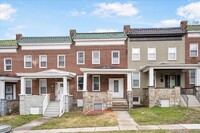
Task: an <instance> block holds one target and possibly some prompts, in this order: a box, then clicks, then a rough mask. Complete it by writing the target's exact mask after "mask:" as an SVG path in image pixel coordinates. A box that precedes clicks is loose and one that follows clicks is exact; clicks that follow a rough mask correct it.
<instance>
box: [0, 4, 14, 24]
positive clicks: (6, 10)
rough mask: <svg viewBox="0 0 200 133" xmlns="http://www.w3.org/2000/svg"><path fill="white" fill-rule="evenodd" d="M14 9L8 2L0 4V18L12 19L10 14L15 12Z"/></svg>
mask: <svg viewBox="0 0 200 133" xmlns="http://www.w3.org/2000/svg"><path fill="white" fill-rule="evenodd" d="M16 11H17V10H16V9H14V8H13V7H12V6H11V5H10V4H6V3H3V4H0V20H12V15H13V14H15V13H16Z"/></svg>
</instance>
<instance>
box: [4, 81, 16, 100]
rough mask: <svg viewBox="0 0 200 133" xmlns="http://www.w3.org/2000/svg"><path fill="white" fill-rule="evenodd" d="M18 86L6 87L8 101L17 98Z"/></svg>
mask: <svg viewBox="0 0 200 133" xmlns="http://www.w3.org/2000/svg"><path fill="white" fill-rule="evenodd" d="M15 87H16V86H15V85H11V84H9V85H5V98H6V99H7V100H12V99H15V98H16V94H15V93H16V88H15Z"/></svg>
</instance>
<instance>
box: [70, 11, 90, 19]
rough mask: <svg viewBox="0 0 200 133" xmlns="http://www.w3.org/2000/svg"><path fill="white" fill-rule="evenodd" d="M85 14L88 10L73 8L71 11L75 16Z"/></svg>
mask: <svg viewBox="0 0 200 133" xmlns="http://www.w3.org/2000/svg"><path fill="white" fill-rule="evenodd" d="M85 14H86V11H77V10H73V11H71V12H70V15H71V16H73V17H76V16H82V15H85Z"/></svg>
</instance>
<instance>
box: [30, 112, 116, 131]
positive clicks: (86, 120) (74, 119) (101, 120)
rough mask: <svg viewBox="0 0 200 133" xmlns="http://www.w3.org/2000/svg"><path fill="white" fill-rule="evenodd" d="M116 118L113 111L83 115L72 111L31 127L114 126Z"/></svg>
mask: <svg viewBox="0 0 200 133" xmlns="http://www.w3.org/2000/svg"><path fill="white" fill-rule="evenodd" d="M116 125H118V123H117V118H116V115H115V113H114V112H109V113H104V114H101V115H83V114H82V113H81V112H80V111H73V112H68V113H65V114H63V115H62V116H61V117H55V118H53V119H52V120H50V121H48V122H46V123H44V124H43V125H41V126H38V127H35V128H33V129H37V130H39V129H57V128H78V127H95V126H116Z"/></svg>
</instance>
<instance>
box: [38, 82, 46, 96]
mask: <svg viewBox="0 0 200 133" xmlns="http://www.w3.org/2000/svg"><path fill="white" fill-rule="evenodd" d="M41 81H45V82H46V83H45V87H46V93H44V94H47V79H39V94H40V95H43V93H41V85H42V84H41Z"/></svg>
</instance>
